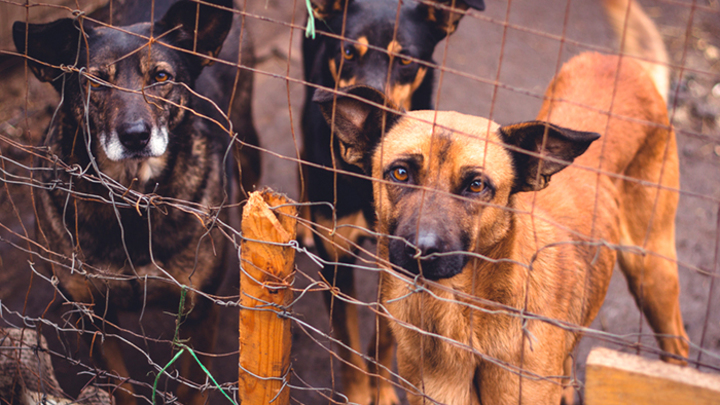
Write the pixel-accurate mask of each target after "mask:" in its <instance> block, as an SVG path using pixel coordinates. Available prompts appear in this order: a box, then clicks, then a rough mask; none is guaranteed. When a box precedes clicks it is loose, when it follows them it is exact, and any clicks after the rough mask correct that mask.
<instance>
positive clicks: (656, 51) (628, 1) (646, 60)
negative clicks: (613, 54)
mask: <svg viewBox="0 0 720 405" xmlns="http://www.w3.org/2000/svg"><path fill="white" fill-rule="evenodd" d="M603 5H604V7H605V12H606V13H607V15H608V19H609V20H610V24H611V25H612V28H613V30H614V31H615V33H616V34H617V36H618V38H620V42H621V49H620V52H621V54H623V55H627V56H633V57H636V58H637V59H636V60H637V61H638V62H639V63H641V64H642V65H643V67H644V68H645V69H646V70H647V71H648V72H650V74H651V75H652V78H653V80H654V81H655V85H656V86H657V88H658V91H659V92H660V94H661V95H662V97H663V100H665V102H667V100H668V93H669V91H670V75H669V72H670V68H669V66H668V64H669V63H670V58H669V57H668V53H667V50H666V49H665V44H664V43H663V39H662V36H661V35H660V32H659V31H658V29H657V27H656V26H655V23H653V21H652V20H651V19H650V18H649V17H648V16H647V14H645V12H644V11H643V9H642V7H640V4H638V3H637V2H636V1H634V0H604V2H603ZM626 20H627V21H626Z"/></svg>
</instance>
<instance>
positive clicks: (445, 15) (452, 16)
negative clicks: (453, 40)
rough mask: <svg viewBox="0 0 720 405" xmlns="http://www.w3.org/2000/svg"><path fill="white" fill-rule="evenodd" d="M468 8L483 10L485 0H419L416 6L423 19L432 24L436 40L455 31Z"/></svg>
mask: <svg viewBox="0 0 720 405" xmlns="http://www.w3.org/2000/svg"><path fill="white" fill-rule="evenodd" d="M438 5H439V6H445V7H438ZM469 8H474V9H475V10H479V11H483V10H485V2H484V1H483V0H429V1H428V0H421V1H420V4H418V6H417V9H418V11H420V13H421V14H422V15H423V16H424V17H425V19H426V20H427V21H429V22H430V23H431V24H434V26H435V36H436V37H437V39H438V41H439V40H441V39H443V38H445V37H446V36H448V35H450V34H452V33H453V32H455V30H456V29H457V26H458V23H459V22H460V19H461V18H463V16H464V15H465V11H466V10H467V9H469ZM450 9H452V11H451V10H450Z"/></svg>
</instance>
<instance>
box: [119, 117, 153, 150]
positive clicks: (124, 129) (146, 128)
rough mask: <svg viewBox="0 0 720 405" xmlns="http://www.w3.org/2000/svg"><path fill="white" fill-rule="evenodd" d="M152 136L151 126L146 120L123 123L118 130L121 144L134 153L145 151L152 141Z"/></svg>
mask: <svg viewBox="0 0 720 405" xmlns="http://www.w3.org/2000/svg"><path fill="white" fill-rule="evenodd" d="M150 134H151V128H150V124H148V123H147V122H146V121H144V120H137V121H133V122H126V123H123V124H122V125H121V126H120V128H119V130H118V136H119V137H120V142H121V143H122V144H123V146H125V147H126V148H127V149H129V150H133V151H138V150H141V149H143V148H144V147H145V146H146V145H147V144H148V142H149V141H150Z"/></svg>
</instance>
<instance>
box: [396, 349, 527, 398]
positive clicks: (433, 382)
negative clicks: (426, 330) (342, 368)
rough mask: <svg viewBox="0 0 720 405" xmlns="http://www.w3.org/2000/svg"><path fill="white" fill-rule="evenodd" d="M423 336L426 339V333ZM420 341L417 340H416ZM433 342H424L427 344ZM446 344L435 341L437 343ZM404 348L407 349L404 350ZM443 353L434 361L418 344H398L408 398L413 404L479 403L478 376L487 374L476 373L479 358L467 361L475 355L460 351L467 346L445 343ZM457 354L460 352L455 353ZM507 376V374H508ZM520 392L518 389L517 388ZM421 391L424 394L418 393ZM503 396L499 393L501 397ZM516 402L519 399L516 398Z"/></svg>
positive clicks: (401, 370) (494, 383) (398, 354)
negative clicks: (424, 353) (420, 351)
mask: <svg viewBox="0 0 720 405" xmlns="http://www.w3.org/2000/svg"><path fill="white" fill-rule="evenodd" d="M421 339H426V342H429V341H428V340H427V339H429V338H426V337H423V338H421ZM416 342H417V341H416ZM429 344H430V343H425V344H424V345H423V346H427V345H429ZM444 345H447V344H446V343H436V344H435V346H436V347H441V346H444ZM403 349H404V350H403ZM443 349H444V350H442V353H443V355H438V356H433V357H435V358H434V359H433V361H430V360H428V359H426V358H424V357H423V355H422V354H421V353H419V349H418V346H412V347H408V346H403V345H398V352H397V358H398V369H399V374H400V375H401V376H403V377H404V378H405V379H406V381H408V382H409V383H410V386H407V387H406V389H407V393H408V395H407V398H408V402H410V404H411V405H428V404H435V403H440V404H445V405H480V403H481V402H480V395H479V393H478V390H477V387H478V386H479V385H478V384H477V381H476V380H481V379H482V380H483V381H485V379H484V378H482V377H479V376H478V375H476V362H475V361H468V360H470V359H471V358H472V357H474V356H473V355H467V353H460V351H462V350H464V349H456V348H453V347H449V348H448V347H444V348H443ZM454 354H458V355H457V356H454ZM505 377H507V376H505ZM488 382H489V384H490V385H496V384H497V385H501V384H502V382H501V381H497V380H489V381H488ZM515 392H516V393H517V390H515ZM418 393H420V394H422V395H417V394H418ZM498 398H500V397H498ZM504 403H508V404H510V403H511V402H497V401H492V400H491V401H489V402H485V401H484V400H483V402H482V404H483V405H485V404H504ZM514 403H515V404H517V403H519V402H518V401H517V398H516V399H515V402H514Z"/></svg>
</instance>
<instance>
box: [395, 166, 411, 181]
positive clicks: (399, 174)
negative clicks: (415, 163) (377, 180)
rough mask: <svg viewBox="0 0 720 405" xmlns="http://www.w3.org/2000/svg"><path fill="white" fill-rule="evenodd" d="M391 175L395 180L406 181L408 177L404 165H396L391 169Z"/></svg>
mask: <svg viewBox="0 0 720 405" xmlns="http://www.w3.org/2000/svg"><path fill="white" fill-rule="evenodd" d="M392 177H393V179H394V180H395V181H399V182H402V183H404V182H406V181H408V179H409V178H410V175H409V174H408V171H407V170H406V169H405V168H404V167H396V168H394V169H393V171H392Z"/></svg>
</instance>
